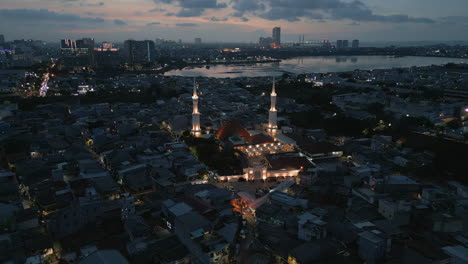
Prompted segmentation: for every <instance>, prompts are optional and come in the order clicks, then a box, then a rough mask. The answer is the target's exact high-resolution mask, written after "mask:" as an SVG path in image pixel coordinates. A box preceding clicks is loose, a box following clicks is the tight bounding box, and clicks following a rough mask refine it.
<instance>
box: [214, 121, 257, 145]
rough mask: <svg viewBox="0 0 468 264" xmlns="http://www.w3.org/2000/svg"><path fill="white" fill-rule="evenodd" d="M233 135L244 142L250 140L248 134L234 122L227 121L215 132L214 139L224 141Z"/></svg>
mask: <svg viewBox="0 0 468 264" xmlns="http://www.w3.org/2000/svg"><path fill="white" fill-rule="evenodd" d="M234 135H238V136H239V137H241V138H242V139H244V140H248V139H249V138H250V134H249V132H247V130H246V129H245V128H244V127H243V126H242V125H241V124H239V122H237V121H236V120H229V121H227V122H226V123H225V124H224V125H223V126H222V127H221V128H220V129H219V130H218V132H216V138H218V139H220V140H222V141H224V140H226V139H228V138H229V137H232V136H234Z"/></svg>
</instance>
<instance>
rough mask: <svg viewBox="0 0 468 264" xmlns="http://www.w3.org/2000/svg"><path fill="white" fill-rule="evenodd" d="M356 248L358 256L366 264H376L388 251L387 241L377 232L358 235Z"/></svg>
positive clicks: (365, 232)
mask: <svg viewBox="0 0 468 264" xmlns="http://www.w3.org/2000/svg"><path fill="white" fill-rule="evenodd" d="M358 246H359V256H360V257H361V258H362V259H364V260H365V261H366V263H377V262H378V261H379V260H382V259H383V258H384V257H385V254H386V252H387V250H388V243H387V239H386V238H384V237H383V236H382V235H381V234H379V233H378V231H377V230H373V231H364V232H361V233H359V239H358Z"/></svg>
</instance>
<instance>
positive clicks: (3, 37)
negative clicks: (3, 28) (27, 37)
mask: <svg viewBox="0 0 468 264" xmlns="http://www.w3.org/2000/svg"><path fill="white" fill-rule="evenodd" d="M3 44H5V36H3V34H0V45H3Z"/></svg>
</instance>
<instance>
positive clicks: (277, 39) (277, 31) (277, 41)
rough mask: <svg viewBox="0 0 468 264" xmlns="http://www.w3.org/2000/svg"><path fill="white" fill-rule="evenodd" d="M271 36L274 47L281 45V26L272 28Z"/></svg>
mask: <svg viewBox="0 0 468 264" xmlns="http://www.w3.org/2000/svg"><path fill="white" fill-rule="evenodd" d="M272 38H273V44H274V45H275V46H276V47H279V46H281V28H280V27H274V28H273V33H272Z"/></svg>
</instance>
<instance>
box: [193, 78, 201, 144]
mask: <svg viewBox="0 0 468 264" xmlns="http://www.w3.org/2000/svg"><path fill="white" fill-rule="evenodd" d="M192 102H193V111H192V135H194V136H195V137H199V136H201V128H200V112H199V111H198V94H197V82H196V81H195V79H193V95H192Z"/></svg>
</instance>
